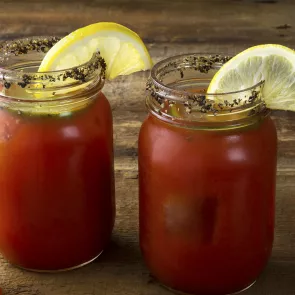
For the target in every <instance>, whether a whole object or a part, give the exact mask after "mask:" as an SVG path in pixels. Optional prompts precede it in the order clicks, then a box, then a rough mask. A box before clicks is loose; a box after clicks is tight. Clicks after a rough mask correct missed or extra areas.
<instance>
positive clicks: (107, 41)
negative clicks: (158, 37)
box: [39, 22, 152, 80]
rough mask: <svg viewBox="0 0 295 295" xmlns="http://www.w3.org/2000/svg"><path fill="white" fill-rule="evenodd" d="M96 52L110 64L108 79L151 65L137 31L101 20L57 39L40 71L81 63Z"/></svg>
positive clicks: (146, 68)
mask: <svg viewBox="0 0 295 295" xmlns="http://www.w3.org/2000/svg"><path fill="white" fill-rule="evenodd" d="M97 51H99V52H100V55H101V56H102V57H103V58H104V60H105V62H106V64H107V71H106V78H107V79H110V80H111V79H114V78H115V77H117V76H119V75H128V74H131V73H134V72H137V71H141V70H148V69H150V68H151V67H152V60H151V58H150V55H149V53H148V51H147V49H146V47H145V45H144V43H143V42H142V40H141V39H140V37H139V36H138V35H137V34H136V33H135V32H133V31H131V30H130V29H128V28H126V27H124V26H122V25H119V24H116V23H108V22H100V23H96V24H92V25H89V26H86V27H83V28H81V29H78V30H76V31H74V32H72V33H70V34H69V35H67V36H66V37H64V38H62V39H61V40H60V41H59V42H57V43H56V44H55V45H54V46H53V47H52V48H51V49H50V50H49V51H48V52H47V54H46V55H45V57H44V59H43V61H42V62H41V65H40V67H39V72H47V71H56V70H64V69H68V68H72V67H75V66H79V65H82V64H84V63H86V62H87V61H89V60H90V59H91V57H92V56H93V54H94V53H95V52H97Z"/></svg>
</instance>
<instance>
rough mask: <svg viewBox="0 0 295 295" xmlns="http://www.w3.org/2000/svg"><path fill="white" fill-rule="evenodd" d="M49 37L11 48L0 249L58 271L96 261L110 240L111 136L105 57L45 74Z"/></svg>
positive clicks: (0, 140)
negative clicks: (43, 62) (18, 51)
mask: <svg viewBox="0 0 295 295" xmlns="http://www.w3.org/2000/svg"><path fill="white" fill-rule="evenodd" d="M44 40H45V41H44ZM44 40H43V39H38V42H39V43H32V42H33V41H30V40H28V39H24V40H19V41H17V42H16V43H8V44H7V45H6V47H5V48H4V49H3V52H4V53H5V52H6V53H8V55H7V56H8V57H9V58H8V59H5V60H3V61H2V64H1V69H0V72H1V77H0V103H1V110H0V186H1V192H0V252H1V254H3V255H4V257H5V258H6V259H7V260H8V261H9V262H11V263H12V264H14V265H17V266H20V267H22V268H26V269H31V270H37V271H57V270H64V269H71V268H75V267H78V266H81V265H83V264H85V263H87V262H90V261H92V260H93V259H95V258H96V257H97V256H98V255H99V254H100V253H101V252H102V251H103V250H104V249H105V247H106V245H107V244H108V242H109V240H110V237H111V232H112V228H113V225H114V218H115V200H114V170H113V130H112V114H111V108H110V105H109V102H108V101H107V99H106V97H105V96H104V95H103V93H102V92H101V89H102V87H103V82H104V68H103V66H104V64H103V63H101V59H100V57H98V56H94V57H93V58H92V59H91V60H90V61H89V62H88V63H87V64H84V65H83V66H78V67H75V68H72V69H69V70H64V71H56V72H52V73H50V72H48V73H37V72H36V68H37V66H38V64H40V59H42V56H43V54H42V51H43V50H42V49H40V48H41V46H42V47H44V48H46V46H49V45H52V44H53V43H54V39H50V38H49V39H48V38H47V39H44ZM48 42H49V43H50V44H48ZM13 44H16V45H13ZM36 44H37V45H36ZM38 44H40V45H38ZM33 45H35V47H34V46H33ZM13 46H14V47H13ZM38 46H40V47H39V49H40V50H38ZM15 48H20V49H22V51H24V52H25V51H26V50H25V49H29V50H28V51H27V52H26V54H15V51H13V50H15ZM12 49H13V50H12ZM40 52H41V53H40Z"/></svg>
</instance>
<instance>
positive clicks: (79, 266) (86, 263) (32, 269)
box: [12, 250, 103, 273]
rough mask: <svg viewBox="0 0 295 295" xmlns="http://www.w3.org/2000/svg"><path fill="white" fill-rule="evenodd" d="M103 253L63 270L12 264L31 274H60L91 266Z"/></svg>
mask: <svg viewBox="0 0 295 295" xmlns="http://www.w3.org/2000/svg"><path fill="white" fill-rule="evenodd" d="M102 253H103V250H102V251H101V252H100V253H99V254H98V255H96V256H95V257H93V258H91V259H90V260H88V261H86V262H83V263H81V264H79V265H76V266H72V267H68V268H62V269H52V270H42V269H34V268H27V267H22V266H20V265H17V264H12V265H13V266H15V267H17V268H20V269H23V270H26V271H31V272H38V273H59V272H66V271H70V270H74V269H77V268H81V267H83V266H86V265H88V264H90V263H91V262H93V261H94V260H96V259H97V258H98V257H99V256H100V255H101V254H102Z"/></svg>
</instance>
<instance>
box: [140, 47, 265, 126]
mask: <svg viewBox="0 0 295 295" xmlns="http://www.w3.org/2000/svg"><path fill="white" fill-rule="evenodd" d="M231 58H232V56H229V55H225V54H215V53H192V54H183V55H178V56H174V57H171V58H168V59H165V60H162V61H160V62H158V63H157V64H156V65H154V67H153V68H152V70H151V74H150V77H149V79H148V82H147V91H148V97H147V100H146V103H147V106H148V108H149V109H150V110H151V111H152V112H153V113H154V114H156V115H157V116H160V117H161V118H163V119H165V120H173V121H174V123H176V122H184V121H185V122H188V121H198V122H200V121H203V122H209V121H210V123H212V122H215V123H216V122H218V123H220V122H223V121H232V120H236V119H237V118H239V119H243V118H245V117H248V116H253V115H255V114H257V113H258V114H259V113H263V112H264V113H265V111H266V106H265V103H264V100H263V97H262V89H263V86H264V81H259V82H257V83H256V84H255V85H247V87H245V88H244V89H238V90H237V89H233V91H230V92H226V93H207V89H208V86H209V84H210V81H211V80H212V78H213V76H214V74H215V73H216V72H217V71H218V70H219V69H220V67H221V66H222V65H223V64H224V63H226V62H227V61H229V60H230V59H231ZM215 117H216V118H215Z"/></svg>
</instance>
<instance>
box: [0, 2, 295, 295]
mask: <svg viewBox="0 0 295 295" xmlns="http://www.w3.org/2000/svg"><path fill="white" fill-rule="evenodd" d="M294 19H295V1H293V0H290V1H266V0H260V1H259V0H257V1H254V0H253V1H250V0H248V1H247V0H244V1H242V0H240V1H239V0H232V1H225V0H224V1H214V0H212V1H210V0H207V1H205V0H204V1H199V0H195V1H194V0H182V1H181V0H174V1H173V0H170V1H165V0H158V1H156V0H154V1H138V0H137V1H136V0H129V1H128V0H117V1H114V0H101V1H98V0H97V1H82V0H79V1H76V0H71V1H65V0H64V1H60V0H58V1H57V0H52V1H50V2H47V1H3V0H2V1H1V9H0V39H7V38H11V37H19V36H28V35H45V34H50V35H63V34H66V33H67V32H70V31H72V30H74V29H76V28H78V27H81V26H84V25H87V24H90V23H93V22H97V21H115V22H120V23H122V24H125V25H128V26H129V27H130V28H133V29H136V30H137V32H138V33H139V34H140V35H141V36H142V37H143V38H144V40H145V41H146V42H147V44H148V48H149V50H150V53H151V55H152V58H153V59H154V61H158V60H160V59H162V58H164V57H168V56H172V55H175V54H179V53H185V52H220V51H224V52H228V51H231V52H237V51H240V50H242V49H244V48H246V47H247V46H249V45H254V44H259V43H270V42H271V43H280V44H284V45H287V46H290V47H293V48H295V34H294V33H295V23H294ZM285 25H287V26H285ZM289 26H291V27H290V28H287V29H284V28H280V27H289ZM146 77H147V73H139V74H135V75H132V76H129V77H126V78H119V79H116V80H115V81H113V82H112V83H107V85H106V86H105V88H104V92H105V94H106V95H107V97H108V98H109V100H110V102H111V105H112V109H113V115H114V130H115V169H116V196H117V219H116V226H115V230H114V234H113V241H112V243H111V245H110V247H109V248H108V249H107V250H106V251H105V253H104V254H103V255H102V256H101V257H100V258H99V259H98V260H97V262H94V263H92V264H91V265H89V266H87V267H84V268H82V269H79V270H76V271H72V272H68V273H60V274H51V275H49V274H36V273H30V272H25V271H22V270H19V269H16V268H14V267H12V266H10V265H9V264H7V263H6V262H5V261H4V260H3V259H1V258H0V260H1V261H0V262H1V263H0V287H2V288H3V290H4V294H5V295H9V294H10V295H15V294H21V295H47V294H48V295H93V294H98V295H127V294H128V295H165V294H170V293H169V292H167V291H166V290H164V289H162V288H161V287H160V286H158V285H157V283H156V282H154V281H153V280H151V279H150V277H149V273H148V270H147V269H146V268H145V266H144V264H143V262H142V259H141V255H140V251H139V247H138V212H137V211H138V202H137V197H138V196H137V193H138V189H137V136H138V131H139V128H140V125H141V122H142V121H143V119H144V118H145V115H146V112H145V107H144V88H145V80H146ZM273 118H274V119H275V122H276V126H277V130H278V137H279V151H278V173H277V209H276V236H275V244H274V249H273V255H272V259H271V261H270V263H269V265H268V267H267V268H266V270H265V272H264V274H263V275H262V276H261V278H260V279H259V280H258V282H257V284H256V285H255V286H254V287H252V288H251V289H250V290H248V291H246V292H245V293H244V294H245V295H294V294H295V114H292V113H288V112H275V113H273Z"/></svg>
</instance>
